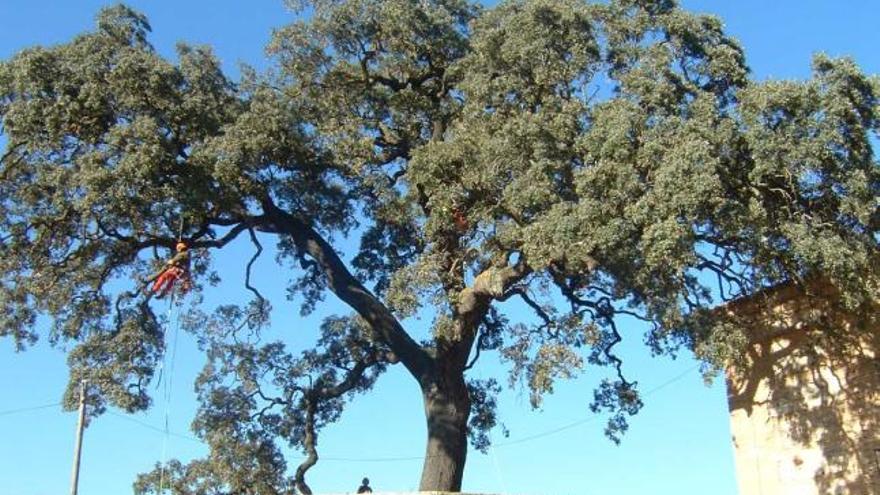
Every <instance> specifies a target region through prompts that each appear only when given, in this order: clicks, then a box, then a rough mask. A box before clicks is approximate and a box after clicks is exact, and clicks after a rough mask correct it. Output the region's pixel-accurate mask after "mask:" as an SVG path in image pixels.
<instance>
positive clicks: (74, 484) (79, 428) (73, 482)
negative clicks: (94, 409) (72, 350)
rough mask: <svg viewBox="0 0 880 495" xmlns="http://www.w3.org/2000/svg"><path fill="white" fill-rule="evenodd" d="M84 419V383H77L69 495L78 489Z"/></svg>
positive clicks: (73, 494)
mask: <svg viewBox="0 0 880 495" xmlns="http://www.w3.org/2000/svg"><path fill="white" fill-rule="evenodd" d="M85 419H86V381H85V380H82V381H80V382H79V420H78V421H77V424H76V446H75V447H74V450H73V473H72V474H71V477H70V495H76V493H77V490H78V489H79V458H80V454H81V453H82V438H83V428H84V426H85Z"/></svg>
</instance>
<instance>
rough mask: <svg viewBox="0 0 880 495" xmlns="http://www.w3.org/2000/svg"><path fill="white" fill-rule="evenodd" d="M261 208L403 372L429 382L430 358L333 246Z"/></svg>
mask: <svg viewBox="0 0 880 495" xmlns="http://www.w3.org/2000/svg"><path fill="white" fill-rule="evenodd" d="M263 208H264V210H265V212H266V216H267V217H268V218H269V220H270V222H271V223H272V224H273V226H274V227H275V228H276V229H277V230H278V231H279V232H280V233H283V234H287V235H290V236H291V238H292V239H293V242H294V245H295V246H296V247H297V249H298V250H299V251H300V253H303V254H308V256H310V257H311V258H312V259H313V260H314V261H315V263H317V265H318V266H319V267H320V269H321V271H322V272H323V274H324V276H325V277H327V283H328V287H329V288H330V290H331V291H332V292H333V293H334V294H336V296H337V297H339V298H340V299H341V300H342V301H343V302H345V303H346V304H348V305H349V306H350V307H351V308H352V309H354V310H355V311H356V312H357V313H358V314H359V315H360V316H361V317H362V318H363V319H364V320H366V322H367V323H368V324H369V325H370V327H371V328H372V329H373V331H375V332H376V334H377V335H378V336H379V337H380V338H381V339H382V341H383V342H384V343H385V344H386V345H387V346H388V347H390V348H391V350H392V351H393V352H394V354H395V355H396V356H397V357H398V358H399V359H400V362H401V363H403V365H404V366H405V367H406V368H407V370H409V372H410V373H411V374H412V375H413V376H414V377H415V378H416V379H417V380H419V382H420V383H426V382H427V381H428V380H430V378H431V373H432V372H433V367H434V363H433V360H432V359H431V357H430V356H429V355H428V353H427V352H425V350H424V349H422V347H421V346H420V345H419V344H418V343H417V342H416V341H415V340H413V339H412V337H410V336H409V334H407V333H406V330H404V329H403V326H402V325H401V324H400V322H399V321H397V318H395V317H394V315H393V314H392V313H391V310H390V309H388V307H386V306H385V305H384V304H383V303H382V302H381V301H379V299H378V298H376V296H374V295H373V294H372V293H371V292H370V291H369V290H367V288H366V287H364V286H363V284H361V283H360V281H358V280H357V279H356V278H355V277H354V276H353V275H352V274H351V272H350V271H349V270H348V268H347V267H346V266H345V263H344V262H343V261H342V260H341V259H340V258H339V255H338V254H336V251H335V250H334V249H333V247H332V246H331V245H330V244H329V243H328V242H327V241H326V240H325V239H324V238H323V237H321V235H320V234H318V233H317V232H316V231H315V230H314V229H313V228H312V227H311V226H309V225H308V224H306V223H305V222H303V221H302V220H300V219H299V218H297V217H295V216H293V215H291V214H289V213H287V212H285V211H283V210H281V209H280V208H278V207H277V206H276V205H275V204H274V203H273V202H272V201H271V200H269V199H266V200H264V201H263Z"/></svg>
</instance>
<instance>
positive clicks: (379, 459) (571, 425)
mask: <svg viewBox="0 0 880 495" xmlns="http://www.w3.org/2000/svg"><path fill="white" fill-rule="evenodd" d="M699 367H700V365H699V364H696V365H694V366H691V367H690V368H688V369H686V370H684V371H682V372H681V373H679V374H677V375H675V376H673V377H672V378H670V379H668V380H666V381H664V382H663V383H661V384H659V385H657V386H656V387H654V388H652V389H651V390H648V391H647V392H645V393H644V395H643V397H649V396H651V395H653V394H655V393H657V392H659V391H660V390H662V389H664V388H666V387H668V386H670V385H672V384H673V383H675V382H678V381H680V380H682V379H684V378H685V377H686V376H688V375H690V374H691V373H692V372H693V371H695V370H696V369H697V368H699ZM107 412H108V413H110V414H112V415H114V416H117V417H120V418H122V419H125V420H127V421H131V422H133V423H137V424H139V425H141V426H143V427H145V428H148V429H150V430H153V431H155V432H157V433H162V434H167V435H170V436H173V437H177V438H182V439H184V440H189V441H191V442H198V443H201V444H205V443H206V442H204V441H203V440H201V439H198V438H196V437H192V436H189V435H183V434H180V433H175V432H173V431H169V430H166V429H165V428H160V427H158V426H155V425H152V424H150V423H147V422H146V421H141V420H139V419H137V418H133V417H131V416H127V415H124V414H119V413H117V412H114V411H107ZM599 419H601V416H590V417H589V418H584V419H581V420H578V421H575V422H572V423H569V424H565V425H562V426H559V427H556V428H553V429H551V430H547V431H543V432H541V433H536V434H534V435H529V436H526V437H522V438H518V439H516V440H511V441H509V442H501V443H497V444H494V447H496V448H499V447H508V446H511V445H517V444H521V443H526V442H530V441H532V440H537V439H539V438H543V437H547V436H550V435H555V434H557V433H560V432H563V431H565V430H570V429H572V428H575V427H578V426H581V425H583V424H586V423H591V422H594V421H598V420H599ZM424 459H425V456H424V455H417V456H398V457H366V458H365V457H336V456H321V460H323V461H333V462H403V461H422V460H424Z"/></svg>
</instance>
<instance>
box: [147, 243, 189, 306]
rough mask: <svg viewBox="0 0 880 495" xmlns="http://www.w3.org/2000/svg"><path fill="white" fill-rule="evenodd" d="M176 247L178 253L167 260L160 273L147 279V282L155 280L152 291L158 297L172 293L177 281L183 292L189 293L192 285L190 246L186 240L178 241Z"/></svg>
mask: <svg viewBox="0 0 880 495" xmlns="http://www.w3.org/2000/svg"><path fill="white" fill-rule="evenodd" d="M175 249H176V250H177V254H175V255H174V256H173V257H172V258H171V259H170V260H168V261H166V262H165V266H164V267H162V270H161V271H160V272H159V273H157V274H156V275H154V276H152V277H151V278H150V279H149V280H147V283H149V282H153V286H152V287H151V288H150V292H151V293H153V294H157V298H158V299H162V298H163V297H165V296H167V295H168V294H169V293H171V291H172V290H173V289H174V285H175V283H177V282H180V287H179V289H180V293H181V294H185V293H187V292H188V291H189V289H190V288H191V287H192V282H191V281H190V276H189V261H190V257H189V246H187V245H186V243H185V242H178V243H177V246H175Z"/></svg>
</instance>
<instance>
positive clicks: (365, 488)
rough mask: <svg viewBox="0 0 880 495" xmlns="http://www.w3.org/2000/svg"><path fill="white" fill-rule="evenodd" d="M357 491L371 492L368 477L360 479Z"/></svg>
mask: <svg viewBox="0 0 880 495" xmlns="http://www.w3.org/2000/svg"><path fill="white" fill-rule="evenodd" d="M357 492H358V493H373V489H372V488H370V478H364V479H363V480H361V486H360V487H358V491H357Z"/></svg>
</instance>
